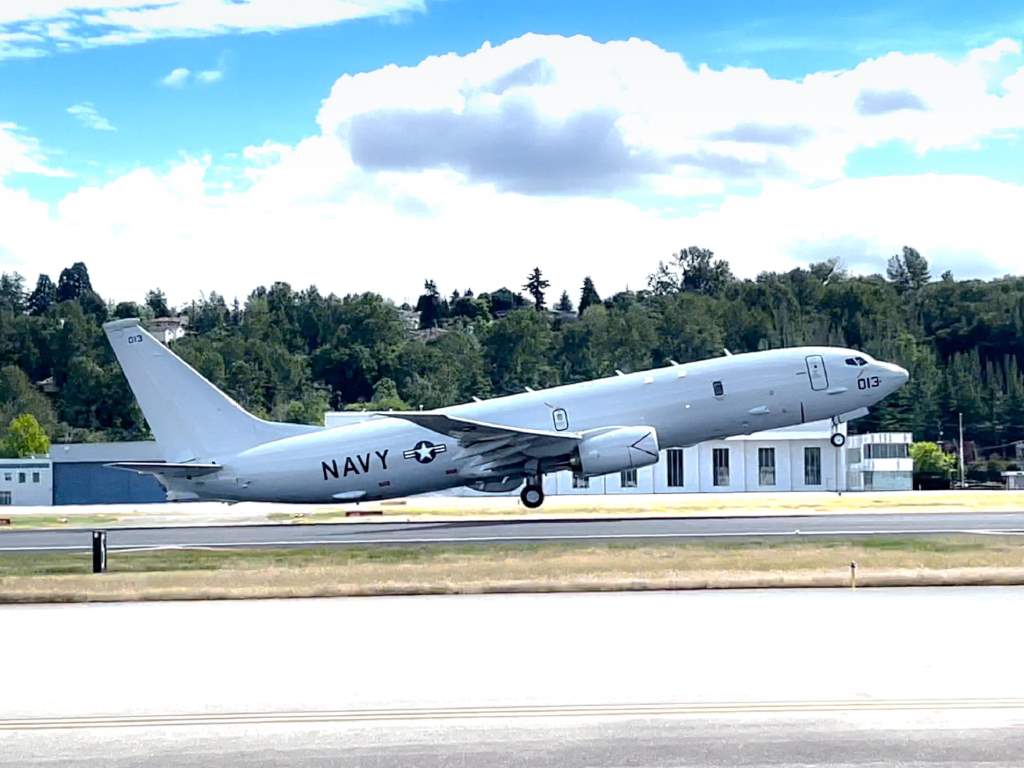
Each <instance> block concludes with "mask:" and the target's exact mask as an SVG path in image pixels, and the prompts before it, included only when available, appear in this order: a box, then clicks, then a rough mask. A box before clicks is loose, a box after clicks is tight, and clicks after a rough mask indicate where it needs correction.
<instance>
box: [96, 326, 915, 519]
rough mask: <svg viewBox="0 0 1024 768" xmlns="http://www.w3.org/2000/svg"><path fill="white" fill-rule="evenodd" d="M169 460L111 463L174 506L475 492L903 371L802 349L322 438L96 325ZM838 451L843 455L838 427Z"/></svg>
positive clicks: (884, 385)
mask: <svg viewBox="0 0 1024 768" xmlns="http://www.w3.org/2000/svg"><path fill="white" fill-rule="evenodd" d="M103 329H104V331H106V334H107V338H108V339H109V340H110V343H111V345H112V346H113V348H114V353H115V354H116V355H117V359H118V361H119V362H120V364H121V368H122V369H123V370H124V373H125V376H126V377H127V378H128V383H129V385H130V386H131V388H132V391H133V392H134V393H135V397H136V399H137V400H138V401H139V405H140V406H141V408H142V412H143V414H144V415H145V417H146V421H147V422H148V423H149V426H150V428H151V429H152V430H153V434H154V435H155V437H156V441H157V445H158V446H159V447H160V449H161V451H162V452H163V454H164V458H165V459H166V462H165V463H159V462H118V463H116V464H113V465H111V466H115V467H118V468H121V469H128V470H134V471H137V472H149V473H152V474H154V475H156V476H157V478H158V479H159V480H160V482H161V483H162V484H163V485H164V487H165V488H167V490H168V497H169V498H171V499H178V500H184V499H223V500H236V501H284V502H318V503H323V502H331V501H349V502H354V501H369V500H376V499H388V498H393V497H396V496H408V495H411V494H415V493H424V492H427V491H438V490H442V489H445V488H453V487H456V486H470V487H472V488H475V489H476V490H479V491H485V492H507V491H511V490H514V489H516V488H519V487H520V486H522V491H521V493H520V497H521V499H522V502H523V504H524V505H525V506H526V507H529V508H531V509H533V508H536V507H539V506H540V505H541V504H542V503H543V501H544V490H543V483H542V480H543V477H544V474H545V473H548V472H557V471H560V470H566V469H569V470H572V471H573V472H574V473H576V474H577V475H580V476H582V477H592V476H594V475H605V474H609V473H612V472H620V471H623V470H628V469H635V468H637V467H643V466H646V465H648V464H654V463H655V462H657V461H658V451H659V450H660V449H662V448H670V447H683V446H688V445H693V444H695V443H699V442H702V441H704V440H709V439H712V438H722V437H728V436H730V435H741V434H749V433H751V432H757V431H760V430H764V429H773V428H776V427H785V426H790V425H795V424H800V423H803V422H805V421H813V420H817V419H827V418H831V419H832V423H833V424H834V425H838V424H839V423H840V422H842V421H844V420H847V419H851V418H857V417H859V416H863V415H864V414H866V413H867V409H868V407H869V406H871V405H873V404H875V403H877V402H878V401H879V400H881V399H882V398H884V397H885V396H886V395H889V394H890V393H892V392H894V391H896V390H897V389H898V388H899V387H900V386H902V385H903V384H904V382H906V381H907V378H908V375H907V372H906V371H905V370H904V369H903V368H901V367H899V366H898V365H893V364H892V363H885V362H881V361H878V360H874V359H872V358H871V357H869V356H868V355H866V354H864V353H863V352H857V351H854V350H850V349H838V348H834V347H798V348H790V349H776V350H770V351H767V352H751V353H748V354H740V355H728V354H727V355H726V356H725V357H719V358H715V359H711V360H702V361H699V362H694V363H687V364H685V365H680V364H673V365H671V366H669V367H665V368H658V369H653V370H649V371H640V372H638V373H631V374H619V375H616V376H611V377H608V378H605V379H597V380H594V381H586V382H582V383H579V384H569V385H565V386H560V387H552V388H551V389H544V390H537V391H527V392H525V393H522V394H517V395H509V396H507V397H498V398H494V399H492V400H482V401H479V402H473V403H466V404H464V405H456V406H452V407H449V408H440V409H437V410H433V411H402V412H397V411H387V412H371V413H359V414H355V415H353V417H352V418H351V420H350V423H346V424H344V425H342V426H338V427H332V428H324V427H314V426H306V425H298V424H282V423H277V422H271V421H265V420H263V419H259V418H257V417H255V416H253V415H252V414H250V413H247V412H246V411H245V410H244V409H243V408H242V407H241V406H239V405H238V403H236V402H235V401H234V400H232V399H231V398H230V397H228V396H227V395H225V394H224V393H223V392H221V391H220V390H219V389H217V388H216V387H215V386H214V385H213V384H211V383H210V382H209V381H207V380H206V379H204V378H203V377H202V376H201V375H200V374H199V373H197V372H196V371H195V370H194V369H193V368H191V367H190V366H189V365H188V364H187V363H185V362H184V361H183V360H182V359H181V358H179V357H178V356H177V355H175V354H174V353H173V352H172V351H171V350H170V349H168V348H167V347H166V346H165V345H163V344H161V343H160V342H159V341H157V340H156V339H155V338H153V336H151V335H150V334H149V333H147V332H146V330H145V329H144V328H143V327H142V325H141V324H140V322H139V321H138V320H135V319H129V320H117V321H115V322H111V323H107V324H105V325H104V326H103ZM832 440H833V444H834V445H836V446H840V445H842V444H843V440H844V438H843V435H842V434H841V433H840V432H839V431H834V433H833V436H832Z"/></svg>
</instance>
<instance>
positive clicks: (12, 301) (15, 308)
mask: <svg viewBox="0 0 1024 768" xmlns="http://www.w3.org/2000/svg"><path fill="white" fill-rule="evenodd" d="M0 311H7V312H11V313H13V314H16V315H20V314H21V313H22V312H24V311H25V278H23V277H22V276H21V275H19V274H18V273H17V272H11V273H10V274H8V273H7V272H4V273H3V274H0Z"/></svg>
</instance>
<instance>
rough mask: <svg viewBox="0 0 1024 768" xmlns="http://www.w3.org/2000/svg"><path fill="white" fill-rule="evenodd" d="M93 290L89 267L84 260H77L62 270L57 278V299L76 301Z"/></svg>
mask: <svg viewBox="0 0 1024 768" xmlns="http://www.w3.org/2000/svg"><path fill="white" fill-rule="evenodd" d="M91 290H92V282H91V281H90V280H89V269H88V268H87V267H86V266H85V264H84V262H81V261H76V262H75V263H74V264H72V265H71V266H70V267H68V268H67V269H63V270H61V273H60V277H59V278H58V279H57V301H75V300H76V299H80V298H81V297H82V296H83V295H85V293H86V292H88V291H91Z"/></svg>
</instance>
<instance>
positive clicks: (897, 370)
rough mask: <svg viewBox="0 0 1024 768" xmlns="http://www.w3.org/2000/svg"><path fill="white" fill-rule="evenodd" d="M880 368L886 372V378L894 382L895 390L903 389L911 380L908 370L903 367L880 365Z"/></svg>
mask: <svg viewBox="0 0 1024 768" xmlns="http://www.w3.org/2000/svg"><path fill="white" fill-rule="evenodd" d="M880 366H881V367H882V370H883V371H885V374H886V378H888V379H889V380H890V381H891V382H892V384H893V389H898V388H900V387H902V386H903V385H904V384H906V383H907V381H908V380H909V379H910V374H909V373H908V372H907V369H906V368H904V367H903V366H901V365H896V363H880Z"/></svg>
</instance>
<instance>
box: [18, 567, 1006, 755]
mask: <svg viewBox="0 0 1024 768" xmlns="http://www.w3.org/2000/svg"><path fill="white" fill-rule="evenodd" d="M0 626H3V627H4V628H5V632H4V648H5V654H6V656H7V657H8V658H9V659H12V660H16V663H11V664H6V665H4V670H3V679H4V685H3V691H4V695H3V696H0V765H3V766H7V765H11V766H15V765H17V766H27V765H35V764H46V765H50V766H97V767H98V766H115V767H121V766H125V767H127V766H134V765H139V764H154V765H161V766H171V767H172V768H174V767H176V766H194V765H225V766H285V765H289V766H292V765H294V766H322V765H339V766H382V767H383V766H388V767H390V766H404V765H418V766H428V767H429V766H468V765H496V766H512V765H517V766H518V765H527V766H545V767H547V766H552V767H553V766H584V765H587V766H613V765H614V766H678V765H691V766H695V765H700V766H704V765H716V766H720V765H735V766H755V765H758V766H760V765H771V766H797V765H800V766H814V765H844V766H877V765H908V766H935V765H942V766H954V765H955V766H965V765H966V766H971V765H976V766H982V765H984V766H1011V765H1012V766H1019V764H1020V743H1021V735H1022V728H1024V699H1022V698H1021V692H1022V691H1024V668H1022V666H1021V665H1020V664H1019V663H1017V659H1018V655H1019V638H1020V637H1021V635H1022V633H1024V588H1015V587H1007V588H1002V587H987V588H979V589H973V588H933V589H872V590H856V591H852V590H769V591H743V590H740V591H732V592H689V593H683V592H672V593H639V594H637V593H620V594H584V595H564V594H563V595H501V596H497V595H495V596H457V597H444V596H435V597H390V598H340V599H321V600H269V601H228V602H177V603H143V604H98V605H68V606H57V605H45V606H0Z"/></svg>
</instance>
